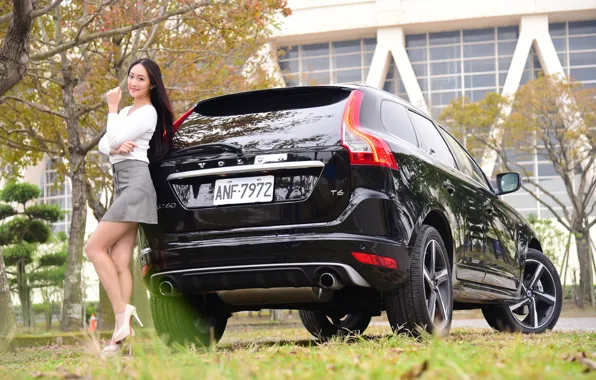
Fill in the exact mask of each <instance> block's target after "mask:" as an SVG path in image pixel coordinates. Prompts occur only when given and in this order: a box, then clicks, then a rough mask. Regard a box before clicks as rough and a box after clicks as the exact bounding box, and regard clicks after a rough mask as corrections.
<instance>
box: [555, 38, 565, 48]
mask: <svg viewBox="0 0 596 380" xmlns="http://www.w3.org/2000/svg"><path fill="white" fill-rule="evenodd" d="M553 45H555V50H556V51H565V50H566V49H567V40H566V39H565V38H553Z"/></svg>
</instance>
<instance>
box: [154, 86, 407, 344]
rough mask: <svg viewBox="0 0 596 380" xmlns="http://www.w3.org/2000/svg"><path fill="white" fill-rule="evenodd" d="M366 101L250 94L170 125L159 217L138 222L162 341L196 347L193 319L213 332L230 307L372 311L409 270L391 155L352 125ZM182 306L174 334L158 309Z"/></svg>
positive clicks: (175, 310) (360, 96) (354, 319)
mask: <svg viewBox="0 0 596 380" xmlns="http://www.w3.org/2000/svg"><path fill="white" fill-rule="evenodd" d="M366 100H367V99H366V97H365V92H364V91H362V90H359V89H357V88H353V87H298V88H287V89H274V90H266V91H255V92H247V93H240V94H233V95H227V96H222V97H218V98H214V99H209V100H206V101H203V102H200V103H198V104H197V105H196V106H195V107H194V108H193V109H192V110H190V111H189V112H188V113H187V114H186V115H184V117H183V118H181V120H178V122H177V124H176V125H175V128H176V129H177V130H176V133H175V137H174V142H173V147H172V150H171V152H170V154H169V155H168V156H167V157H166V158H165V159H164V160H163V161H162V162H160V164H159V165H157V166H156V167H154V168H153V169H152V178H153V181H154V184H155V187H156V192H157V196H158V209H159V225H158V226H150V225H144V226H143V232H144V234H143V235H144V239H143V243H144V248H145V249H144V250H143V255H142V263H143V273H144V280H145V283H146V285H147V287H148V289H149V290H150V292H151V294H152V303H153V304H154V305H153V306H154V314H155V315H154V319H156V325H157V326H156V327H157V328H158V330H163V331H164V332H167V334H168V335H169V337H170V338H169V339H168V340H169V341H177V342H180V341H185V340H187V339H189V340H192V339H196V338H199V340H202V341H203V342H204V343H206V342H205V339H206V337H203V336H202V335H201V331H195V330H194V329H193V328H192V326H195V325H196V323H195V322H196V321H197V320H201V321H202V325H204V327H205V328H206V330H205V331H204V332H207V331H208V330H211V329H214V332H215V338H216V339H217V338H218V336H221V334H222V333H223V328H225V321H226V319H227V318H228V317H229V316H230V315H231V313H233V312H236V311H240V310H258V309H261V308H268V309H274V308H283V309H288V308H295V309H300V310H306V311H318V312H322V313H324V314H325V315H326V316H327V317H328V318H329V319H330V322H331V323H329V325H326V326H323V327H326V328H327V330H340V329H342V328H348V329H353V328H358V327H360V328H361V329H362V330H363V329H364V328H365V327H366V325H368V321H370V318H371V316H373V315H379V314H380V311H381V298H380V293H379V292H383V291H390V290H392V289H394V288H395V287H396V285H397V284H398V283H399V282H401V281H403V279H404V278H406V277H407V268H409V256H408V250H407V248H406V243H407V238H408V237H407V236H405V235H404V233H403V231H401V230H400V228H399V223H398V222H397V220H396V218H398V215H399V213H400V212H399V210H398V209H397V203H396V202H395V199H394V198H395V191H396V188H395V186H396V171H397V170H398V167H397V163H396V161H395V157H394V155H393V153H392V152H391V149H390V148H389V146H388V145H387V143H386V142H385V141H384V140H383V139H381V138H379V137H376V136H375V135H374V134H372V133H370V132H369V131H367V130H366V129H365V128H363V127H362V125H361V122H360V118H361V114H362V113H363V110H364V109H365V108H366V107H367V101H366ZM370 107H374V102H371V104H370ZM182 310H184V312H183V313H182V314H184V315H186V316H187V318H188V324H189V326H187V327H185V328H184V329H183V330H184V331H172V329H173V327H172V325H173V323H174V322H173V321H170V320H168V319H167V316H168V315H171V316H172V318H179V314H180V312H181V311H182ZM334 319H335V321H336V322H339V323H335V324H334V323H332V321H333V320H334ZM177 324H178V323H177ZM222 326H223V327H222ZM332 332H334V331H332ZM317 333H320V331H317Z"/></svg>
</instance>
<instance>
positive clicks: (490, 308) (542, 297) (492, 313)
mask: <svg viewBox="0 0 596 380" xmlns="http://www.w3.org/2000/svg"><path fill="white" fill-rule="evenodd" d="M562 305H563V291H562V288H561V280H560V279H559V275H558V273H557V270H556V269H555V267H554V265H553V264H552V263H551V261H550V260H549V259H548V257H546V256H545V255H544V254H543V253H542V252H539V251H536V250H534V249H528V254H527V257H526V264H525V269H524V278H523V281H522V297H521V298H520V299H518V300H517V301H516V302H514V303H512V304H509V305H487V306H484V307H483V308H482V314H484V318H485V319H486V322H488V324H489V325H490V326H491V327H492V328H494V329H496V330H498V331H508V332H522V333H526V334H531V333H542V332H544V331H546V330H551V329H552V328H553V327H555V324H556V323H557V321H558V320H559V315H560V314H561V307H562Z"/></svg>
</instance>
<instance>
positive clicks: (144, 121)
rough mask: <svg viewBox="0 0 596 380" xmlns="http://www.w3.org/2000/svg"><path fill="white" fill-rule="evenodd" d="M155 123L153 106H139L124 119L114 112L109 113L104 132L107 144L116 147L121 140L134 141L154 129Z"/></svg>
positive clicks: (155, 114)
mask: <svg viewBox="0 0 596 380" xmlns="http://www.w3.org/2000/svg"><path fill="white" fill-rule="evenodd" d="M126 112H128V111H126ZM156 124H157V112H155V108H153V107H148V106H145V107H142V108H139V109H137V110H136V111H134V112H133V113H132V115H130V116H128V117H127V118H125V119H120V118H118V114H116V113H109V114H108V127H107V132H106V136H107V142H108V145H109V147H110V148H112V149H117V148H118V147H119V146H120V145H122V143H123V142H125V141H134V140H136V139H138V138H139V137H141V136H143V135H144V134H145V133H147V132H148V131H153V130H155V126H156ZM104 137H105V136H104Z"/></svg>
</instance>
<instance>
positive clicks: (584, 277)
mask: <svg viewBox="0 0 596 380" xmlns="http://www.w3.org/2000/svg"><path fill="white" fill-rule="evenodd" d="M588 233H589V231H582V232H576V233H575V246H576V248H577V260H578V263H579V297H578V298H579V299H578V301H579V305H578V306H579V307H584V304H585V302H590V303H591V299H592V292H593V291H594V290H593V283H594V279H593V277H592V263H591V260H590V257H591V255H590V239H589V237H588V236H589V235H588Z"/></svg>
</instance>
